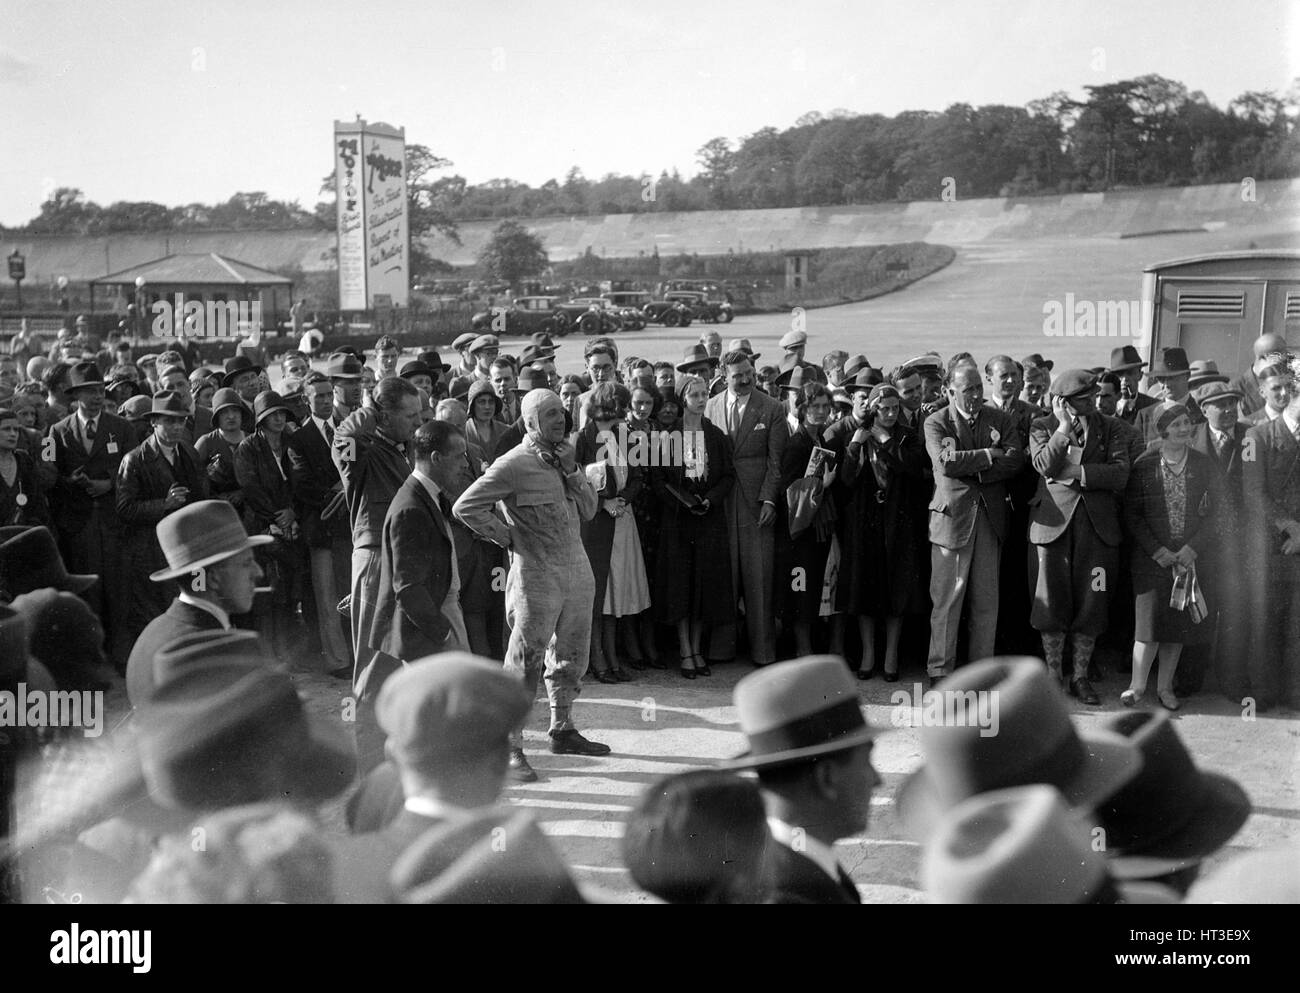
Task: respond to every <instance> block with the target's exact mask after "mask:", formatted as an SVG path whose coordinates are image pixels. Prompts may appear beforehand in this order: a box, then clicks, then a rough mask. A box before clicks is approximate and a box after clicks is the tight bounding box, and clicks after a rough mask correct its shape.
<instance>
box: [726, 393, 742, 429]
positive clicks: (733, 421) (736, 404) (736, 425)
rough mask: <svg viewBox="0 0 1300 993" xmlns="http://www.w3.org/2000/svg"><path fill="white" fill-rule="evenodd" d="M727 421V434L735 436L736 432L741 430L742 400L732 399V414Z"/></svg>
mask: <svg viewBox="0 0 1300 993" xmlns="http://www.w3.org/2000/svg"><path fill="white" fill-rule="evenodd" d="M727 421H728V423H727V434H729V435H731V436H732V437H733V438H734V437H735V436H736V432H737V431H739V430H740V401H739V400H732V401H731V416H730V417H729V418H727Z"/></svg>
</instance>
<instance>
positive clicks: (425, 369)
mask: <svg viewBox="0 0 1300 993" xmlns="http://www.w3.org/2000/svg"><path fill="white" fill-rule="evenodd" d="M398 375H399V376H401V377H402V378H403V379H410V378H411V377H412V376H428V377H429V378H430V379H437V378H438V375H439V374H438V373H437V372H435V371H434V370H432V369H430V368H429V366H428V364H427V363H425V362H421V361H420V360H419V359H411V360H410V361H409V362H406V363H404V364H403V365H402V369H401V372H399V373H398Z"/></svg>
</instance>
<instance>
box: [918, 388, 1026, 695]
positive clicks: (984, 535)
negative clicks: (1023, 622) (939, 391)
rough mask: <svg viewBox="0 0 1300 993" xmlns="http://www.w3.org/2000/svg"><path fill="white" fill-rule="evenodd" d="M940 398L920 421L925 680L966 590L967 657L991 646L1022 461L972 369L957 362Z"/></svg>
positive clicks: (953, 649)
mask: <svg viewBox="0 0 1300 993" xmlns="http://www.w3.org/2000/svg"><path fill="white" fill-rule="evenodd" d="M946 393H947V397H948V404H947V406H945V407H943V408H942V409H940V410H936V411H935V412H934V413H933V414H931V415H930V416H929V417H928V418H926V421H925V447H926V450H927V451H928V452H929V453H930V462H931V463H932V465H933V466H934V497H933V499H931V500H930V570H931V571H930V599H931V601H932V602H933V603H934V609H933V611H932V613H931V615H930V655H929V660H928V662H927V664H926V669H927V671H928V673H929V677H930V684H931V685H934V683H935V682H937V681H938V680H939V679H942V678H943V677H944V676H946V675H947V674H949V673H951V672H952V671H953V669H954V668H955V666H956V662H957V624H958V622H959V620H960V619H961V609H962V603H963V601H964V600H965V598H966V590H967V589H968V588H969V589H970V591H971V611H970V658H971V659H972V660H976V659H983V658H988V657H989V656H991V655H992V654H993V645H994V638H995V634H996V631H997V623H998V566H999V562H1000V560H1001V556H1002V539H1003V538H1004V537H1005V535H1006V531H1007V486H1006V483H1007V480H1008V479H1012V478H1013V477H1014V476H1015V475H1016V473H1018V472H1019V471H1020V469H1021V467H1022V466H1023V465H1024V463H1025V450H1024V440H1023V439H1022V438H1021V436H1020V431H1019V429H1018V428H1017V427H1016V424H1015V421H1014V420H1012V419H1011V417H1010V416H1008V415H1007V414H1004V413H1002V411H1000V410H994V409H993V408H992V407H986V406H984V383H983V380H982V379H981V378H980V371H979V369H978V368H975V367H974V366H971V365H958V366H956V367H955V368H954V369H953V371H952V373H951V374H950V375H949V377H948V385H947V389H946Z"/></svg>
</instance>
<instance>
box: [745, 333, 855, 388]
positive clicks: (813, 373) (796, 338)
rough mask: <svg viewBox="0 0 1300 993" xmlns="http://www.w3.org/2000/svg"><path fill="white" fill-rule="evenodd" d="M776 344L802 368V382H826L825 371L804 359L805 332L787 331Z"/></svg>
mask: <svg viewBox="0 0 1300 993" xmlns="http://www.w3.org/2000/svg"><path fill="white" fill-rule="evenodd" d="M778 344H779V345H780V347H781V350H782V351H783V352H784V353H785V358H787V359H789V360H790V361H791V362H794V363H797V364H798V365H799V366H800V367H801V368H802V369H803V371H804V373H803V375H804V382H808V383H821V384H822V385H825V384H826V371H825V370H824V369H822V367H821V366H819V365H814V364H813V363H812V362H805V361H804V352H806V351H807V350H808V335H807V333H806V332H803V331H787V332H786V333H785V334H784V335H782V337H781V341H780V342H779V343H778ZM846 357H847V356H846ZM755 358H757V356H755Z"/></svg>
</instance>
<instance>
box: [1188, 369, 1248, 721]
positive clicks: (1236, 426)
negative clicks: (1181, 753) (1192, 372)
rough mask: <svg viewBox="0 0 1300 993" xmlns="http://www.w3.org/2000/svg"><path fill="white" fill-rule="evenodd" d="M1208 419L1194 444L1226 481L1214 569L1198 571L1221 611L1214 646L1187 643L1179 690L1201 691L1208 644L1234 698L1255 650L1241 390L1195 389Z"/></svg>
mask: <svg viewBox="0 0 1300 993" xmlns="http://www.w3.org/2000/svg"><path fill="white" fill-rule="evenodd" d="M1193 396H1194V397H1195V398H1196V402H1197V403H1198V404H1200V406H1201V410H1202V411H1204V412H1205V417H1206V422H1205V423H1204V424H1198V425H1196V429H1195V431H1194V432H1193V434H1192V440H1191V447H1192V448H1194V449H1196V450H1197V451H1198V452H1200V453H1201V454H1203V455H1208V456H1209V457H1210V462H1211V464H1212V465H1214V466H1215V467H1216V468H1217V469H1218V470H1219V474H1220V476H1221V477H1222V479H1223V506H1222V508H1221V509H1220V512H1219V513H1220V522H1219V535H1220V540H1219V543H1218V548H1217V549H1216V551H1215V555H1214V559H1213V561H1212V562H1211V563H1210V565H1209V567H1208V568H1206V569H1202V570H1200V571H1199V573H1198V575H1199V576H1200V577H1201V582H1202V584H1203V585H1204V587H1205V595H1206V600H1207V601H1208V603H1209V606H1210V609H1211V610H1212V611H1217V614H1218V617H1217V631H1216V635H1215V638H1214V639H1213V640H1212V643H1211V644H1210V645H1209V646H1201V645H1188V646H1186V647H1185V648H1184V649H1183V658H1182V662H1181V664H1180V665H1179V666H1178V672H1177V673H1176V674H1175V678H1174V693H1175V694H1176V695H1178V696H1190V695H1191V694H1192V693H1195V692H1196V691H1197V690H1198V689H1200V685H1201V681H1202V679H1203V678H1204V672H1205V668H1206V664H1207V662H1208V661H1209V659H1208V658H1207V657H1206V655H1205V654H1203V653H1202V652H1201V649H1202V648H1203V647H1209V648H1212V650H1213V660H1214V665H1215V672H1216V673H1217V675H1218V683H1219V689H1220V690H1222V691H1223V693H1224V694H1225V695H1226V696H1227V697H1228V699H1230V700H1233V701H1235V702H1240V701H1241V699H1242V697H1244V696H1245V695H1246V687H1247V686H1248V678H1247V659H1248V656H1249V653H1250V637H1251V632H1250V610H1249V599H1250V598H1249V588H1250V582H1249V573H1250V572H1251V571H1252V570H1251V569H1250V568H1249V565H1248V563H1246V562H1245V561H1244V556H1243V554H1242V551H1243V549H1245V548H1247V547H1248V542H1247V531H1246V520H1245V489H1244V487H1243V467H1242V455H1243V447H1242V446H1243V445H1244V444H1245V441H1246V433H1247V432H1248V431H1249V430H1250V429H1249V428H1248V427H1247V426H1246V425H1245V424H1243V423H1240V421H1239V420H1238V403H1239V401H1240V400H1241V394H1240V393H1239V392H1238V391H1237V390H1234V389H1232V388H1231V387H1230V386H1228V385H1226V384H1225V383H1209V384H1207V385H1205V386H1201V387H1199V388H1197V389H1196V390H1194V391H1193Z"/></svg>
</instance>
